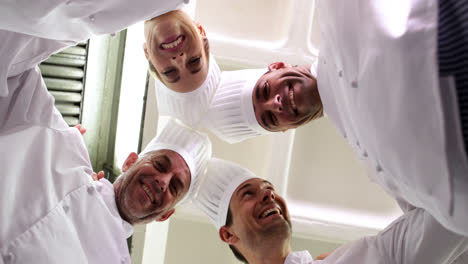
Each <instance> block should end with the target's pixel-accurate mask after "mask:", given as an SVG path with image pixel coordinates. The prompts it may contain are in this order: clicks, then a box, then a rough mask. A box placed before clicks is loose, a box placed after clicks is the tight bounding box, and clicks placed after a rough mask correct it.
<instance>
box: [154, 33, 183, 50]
mask: <svg viewBox="0 0 468 264" xmlns="http://www.w3.org/2000/svg"><path fill="white" fill-rule="evenodd" d="M184 40H185V37H184V36H183V35H180V36H178V37H177V38H176V39H175V40H174V41H171V42H168V43H162V44H161V46H160V47H161V49H163V50H176V49H177V48H178V47H179V46H180V45H181V44H182V42H183V41H184Z"/></svg>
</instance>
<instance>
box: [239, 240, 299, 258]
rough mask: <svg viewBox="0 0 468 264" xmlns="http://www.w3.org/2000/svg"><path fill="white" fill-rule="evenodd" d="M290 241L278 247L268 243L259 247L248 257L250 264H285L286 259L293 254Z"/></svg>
mask: <svg viewBox="0 0 468 264" xmlns="http://www.w3.org/2000/svg"><path fill="white" fill-rule="evenodd" d="M289 242H290V241H289V239H288V241H285V243H280V244H277V245H272V243H266V244H263V245H261V246H259V247H257V248H256V249H255V250H254V251H252V254H248V255H247V256H246V258H247V260H248V262H249V264H284V261H285V260H286V257H288V255H289V254H290V253H291V252H292V250H291V245H290V244H289Z"/></svg>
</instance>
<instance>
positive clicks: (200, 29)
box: [193, 21, 206, 38]
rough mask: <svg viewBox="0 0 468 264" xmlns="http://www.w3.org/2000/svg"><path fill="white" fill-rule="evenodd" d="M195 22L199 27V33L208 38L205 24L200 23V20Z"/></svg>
mask: <svg viewBox="0 0 468 264" xmlns="http://www.w3.org/2000/svg"><path fill="white" fill-rule="evenodd" d="M193 23H194V24H195V27H196V28H197V29H198V33H200V36H202V37H205V38H206V31H205V29H204V28H203V26H202V25H201V24H200V22H198V21H194V22H193Z"/></svg>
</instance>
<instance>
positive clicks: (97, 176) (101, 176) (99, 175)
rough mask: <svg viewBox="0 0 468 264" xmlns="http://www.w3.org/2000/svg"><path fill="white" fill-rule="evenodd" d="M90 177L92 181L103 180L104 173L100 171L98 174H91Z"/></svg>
mask: <svg viewBox="0 0 468 264" xmlns="http://www.w3.org/2000/svg"><path fill="white" fill-rule="evenodd" d="M91 177H92V178H93V180H95V181H99V180H100V179H102V178H104V172H103V171H100V172H98V173H95V172H93V174H91Z"/></svg>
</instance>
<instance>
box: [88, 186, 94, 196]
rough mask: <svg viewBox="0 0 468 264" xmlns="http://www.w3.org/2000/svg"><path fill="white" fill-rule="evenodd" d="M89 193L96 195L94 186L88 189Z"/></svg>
mask: <svg viewBox="0 0 468 264" xmlns="http://www.w3.org/2000/svg"><path fill="white" fill-rule="evenodd" d="M88 193H89V194H93V193H94V187H93V186H89V187H88Z"/></svg>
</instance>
